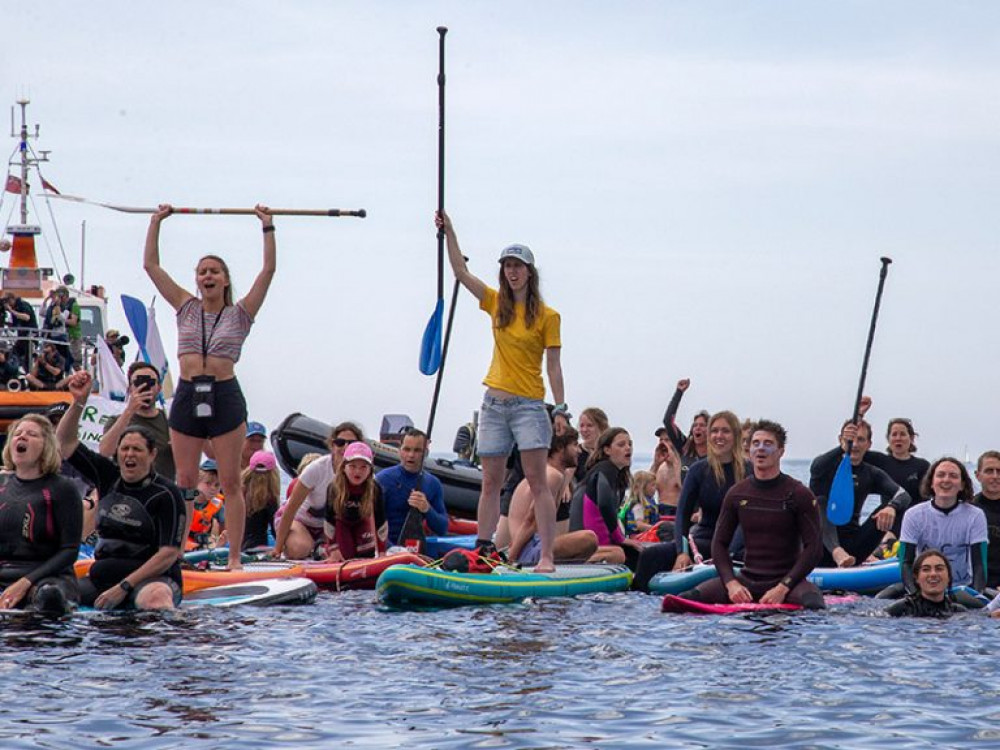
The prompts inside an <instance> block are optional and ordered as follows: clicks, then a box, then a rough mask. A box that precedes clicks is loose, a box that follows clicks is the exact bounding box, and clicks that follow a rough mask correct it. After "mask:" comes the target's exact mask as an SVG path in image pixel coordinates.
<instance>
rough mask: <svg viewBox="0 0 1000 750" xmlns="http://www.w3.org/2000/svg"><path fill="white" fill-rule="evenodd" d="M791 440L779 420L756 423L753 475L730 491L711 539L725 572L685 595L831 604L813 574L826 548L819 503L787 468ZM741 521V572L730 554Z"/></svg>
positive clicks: (716, 600) (723, 599)
mask: <svg viewBox="0 0 1000 750" xmlns="http://www.w3.org/2000/svg"><path fill="white" fill-rule="evenodd" d="M785 438H786V433H785V429H784V428H783V427H782V426H781V425H780V424H778V423H777V422H771V421H769V420H764V419H762V420H760V421H759V422H758V423H757V425H756V427H755V429H754V433H753V436H752V437H751V441H750V460H751V463H752V464H753V476H752V477H748V478H747V479H744V480H743V481H742V482H738V483H737V484H735V485H734V486H733V487H732V489H730V490H729V492H727V493H726V497H725V499H724V500H723V501H722V511H721V512H720V514H719V520H718V523H716V526H715V536H714V537H713V538H712V559H713V560H714V561H715V567H716V569H717V570H718V571H719V577H718V578H717V579H715V580H712V581H708V582H706V583H703V584H701V585H700V586H698V587H697V588H695V589H692V590H690V591H686V592H684V593H683V594H681V596H683V597H684V598H686V599H694V600H695V601H701V602H710V603H715V604H725V603H727V602H732V603H734V604H742V603H746V602H752V601H759V602H760V603H761V604H782V603H784V602H788V603H790V604H801V605H802V606H803V607H806V608H808V609H822V608H823V607H824V604H823V594H822V593H821V592H820V590H819V589H818V588H816V586H814V585H813V584H812V583H810V582H809V581H807V580H806V576H807V575H808V574H809V573H810V571H812V569H813V568H814V567H815V566H816V564H817V563H818V562H819V560H820V557H821V554H822V549H823V541H822V521H821V519H820V515H819V505H818V503H817V501H816V498H815V497H814V496H813V494H812V493H811V492H810V491H809V490H808V489H807V488H806V487H805V486H803V485H802V483H801V482H798V481H797V480H795V479H792V477H790V476H788V475H787V474H783V473H782V471H781V457H782V456H783V455H784V453H785ZM737 526H740V527H742V529H743V533H744V538H745V542H746V563H745V564H744V566H743V570H742V571H741V572H740V573H739V574H737V573H736V572H735V571H734V569H733V560H732V557H731V556H730V554H729V545H730V543H731V542H732V540H733V536H734V534H735V533H736V527H737Z"/></svg>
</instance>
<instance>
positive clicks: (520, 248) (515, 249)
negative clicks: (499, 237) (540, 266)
mask: <svg viewBox="0 0 1000 750" xmlns="http://www.w3.org/2000/svg"><path fill="white" fill-rule="evenodd" d="M506 258H516V259H517V260H519V261H521V262H522V263H524V264H526V265H529V266H533V265H535V256H534V255H533V254H532V252H531V248H529V247H528V246H527V245H507V247H505V248H504V249H503V250H501V251H500V262H501V263H503V262H504V260H505V259H506Z"/></svg>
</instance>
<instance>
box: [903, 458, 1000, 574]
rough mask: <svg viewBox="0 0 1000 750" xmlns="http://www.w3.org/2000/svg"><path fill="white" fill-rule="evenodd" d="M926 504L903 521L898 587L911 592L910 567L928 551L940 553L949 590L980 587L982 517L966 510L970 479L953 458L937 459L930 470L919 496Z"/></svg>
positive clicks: (969, 508) (983, 540)
mask: <svg viewBox="0 0 1000 750" xmlns="http://www.w3.org/2000/svg"><path fill="white" fill-rule="evenodd" d="M921 491H922V492H923V493H924V494H925V495H926V496H927V497H929V498H930V501H929V502H926V503H921V504H920V505H917V506H916V507H914V508H911V509H910V510H909V511H908V512H907V513H906V515H905V516H904V517H903V528H902V530H901V531H900V535H899V547H900V552H899V558H900V566H901V568H902V572H903V585H904V586H905V587H906V590H907V591H908V592H909V591H913V590H914V588H915V583H914V581H913V579H912V567H911V566H912V563H913V561H914V559H915V558H916V556H917V555H919V554H920V553H922V552H923V551H925V550H928V549H934V550H940V551H941V553H942V554H944V556H945V557H947V558H948V563H949V566H950V571H951V578H952V582H953V585H955V586H972V588H974V589H975V590H976V591H982V590H983V588H984V587H985V585H986V544H987V541H988V539H989V531H988V530H987V524H986V514H985V513H983V511H982V510H981V509H980V508H977V507H976V506H975V505H973V504H972V502H971V501H972V496H973V492H974V490H973V488H972V478H971V477H970V476H969V472H968V470H966V468H965V465H964V464H963V463H962V462H961V461H959V460H958V459H956V458H948V457H945V458H939V459H938V460H937V461H935V462H934V463H933V464H931V468H930V470H929V471H928V472H927V475H926V476H925V477H924V482H923V486H922V490H921Z"/></svg>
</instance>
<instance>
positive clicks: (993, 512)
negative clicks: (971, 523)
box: [972, 492, 1000, 589]
mask: <svg viewBox="0 0 1000 750" xmlns="http://www.w3.org/2000/svg"><path fill="white" fill-rule="evenodd" d="M972 504H973V505H975V506H976V507H977V508H979V509H980V510H982V511H983V513H985V514H986V532H987V535H988V545H987V547H986V586H987V587H988V588H991V589H996V588H1000V500H990V499H989V498H988V497H986V496H985V495H984V494H983V493H982V492H980V493H979V494H978V495H976V496H975V497H974V498H972Z"/></svg>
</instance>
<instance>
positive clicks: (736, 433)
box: [705, 411, 747, 489]
mask: <svg viewBox="0 0 1000 750" xmlns="http://www.w3.org/2000/svg"><path fill="white" fill-rule="evenodd" d="M719 419H721V420H722V421H724V422H725V423H726V424H727V425H729V429H730V430H732V431H733V477H734V478H735V480H736V481H737V482H742V481H743V479H744V478H745V477H746V475H747V471H746V470H747V466H746V457H745V456H744V455H743V428H742V425H741V424H740V418H739V417H737V416H736V415H735V414H733V413H732V412H731V411H720V412H716V413H715V414H713V415H712V417H711V418H710V419H709V420H708V424H707V425H706V426H705V427H706V429H707V431H708V432H711V431H712V425H713V424H714V423H715V422H716V420H719ZM707 458H708V466H709V468H710V469H711V470H712V475H713V476H714V477H715V483H716V484H717V485H718V486H719V488H720V489H721V488H722V487H725V486H726V469H725V465H724V464H723V463H722V459H721V458H720V457H719V454H718V452H717V451H716V449H715V446H714V445H712V441H711V440H709V441H708V456H707Z"/></svg>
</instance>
